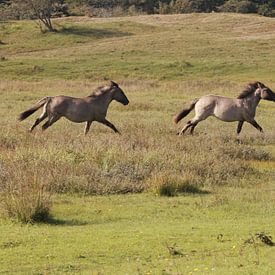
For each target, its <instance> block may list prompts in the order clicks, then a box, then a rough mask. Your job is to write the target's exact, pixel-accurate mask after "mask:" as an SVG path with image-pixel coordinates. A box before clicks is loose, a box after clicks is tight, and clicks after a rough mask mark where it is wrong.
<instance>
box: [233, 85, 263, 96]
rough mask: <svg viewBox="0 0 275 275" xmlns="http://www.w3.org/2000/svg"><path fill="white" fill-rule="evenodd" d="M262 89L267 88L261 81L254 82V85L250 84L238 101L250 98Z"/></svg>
mask: <svg viewBox="0 0 275 275" xmlns="http://www.w3.org/2000/svg"><path fill="white" fill-rule="evenodd" d="M259 86H260V87H262V88H263V87H265V85H264V84H263V83H261V82H259V81H256V82H253V83H249V84H248V85H247V86H246V87H245V89H244V90H243V91H242V92H241V93H240V94H239V95H238V97H237V98H238V99H242V98H247V97H249V96H250V95H251V94H253V93H254V92H255V91H256V90H257V89H258V88H259Z"/></svg>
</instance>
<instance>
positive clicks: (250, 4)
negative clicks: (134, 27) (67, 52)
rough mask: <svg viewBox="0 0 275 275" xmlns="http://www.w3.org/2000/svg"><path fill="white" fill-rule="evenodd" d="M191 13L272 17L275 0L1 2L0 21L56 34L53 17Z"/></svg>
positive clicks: (64, 0) (62, 0)
mask: <svg viewBox="0 0 275 275" xmlns="http://www.w3.org/2000/svg"><path fill="white" fill-rule="evenodd" d="M193 12H237V13H258V14H261V15H264V16H270V17H275V0H0V20H9V19H13V20H14V19H18V20H19V19H39V20H38V22H39V25H40V28H41V30H42V29H43V27H46V29H47V30H50V31H55V29H54V27H53V25H52V23H51V18H52V17H60V16H68V15H88V16H104V17H106V16H123V15H129V14H173V13H193Z"/></svg>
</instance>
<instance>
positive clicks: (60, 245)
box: [0, 14, 275, 274]
mask: <svg viewBox="0 0 275 275" xmlns="http://www.w3.org/2000/svg"><path fill="white" fill-rule="evenodd" d="M54 24H55V26H57V29H58V30H59V31H58V32H57V33H53V34H51V33H45V34H41V33H40V32H39V29H38V28H37V27H36V25H35V23H34V22H30V21H22V22H5V23H3V22H2V23H0V40H1V41H4V42H5V43H6V44H5V45H0V59H1V61H0V74H1V80H0V97H1V100H0V118H1V119H0V129H1V131H0V183H1V205H2V204H3V201H4V200H3V199H7V198H9V197H7V196H6V194H5V189H4V188H5V185H6V184H7V182H8V183H9V187H12V186H14V189H15V190H16V188H18V186H19V187H20V186H26V188H28V187H31V188H33V190H38V193H39V186H36V185H35V181H34V179H36V180H37V182H38V184H41V186H46V187H47V190H48V191H50V192H51V193H52V210H51V212H50V214H51V218H50V219H47V220H46V222H45V223H35V224H22V223H19V222H16V221H14V220H11V219H8V218H6V217H5V212H4V211H2V212H3V213H2V216H1V219H0V273H1V272H2V273H5V274H6V273H15V274H20V273H21V274H63V273H81V274H193V273H202V274H208V273H211V274H212V273H214V274H272V272H273V270H274V260H273V258H274V257H273V254H274V253H273V250H274V247H269V246H267V245H265V244H263V243H261V242H260V241H258V240H256V242H255V244H254V245H253V244H245V241H246V240H247V239H249V238H251V236H255V234H256V233H258V232H265V233H267V234H270V235H271V236H273V238H275V237H274V236H275V231H274V228H275V223H274V214H275V213H274V202H273V201H274V191H273V190H274V184H275V174H274V168H275V166H274V165H275V161H274V158H275V146H274V144H275V134H274V117H275V109H274V104H273V103H272V102H261V103H260V106H259V107H258V110H257V116H256V119H257V121H258V123H259V124H260V125H261V126H262V127H263V129H264V131H265V134H264V135H262V134H260V133H258V132H257V131H256V130H255V129H254V128H253V127H252V126H250V125H248V124H245V125H244V129H243V132H242V134H241V136H240V138H239V139H237V138H236V135H235V131H236V126H237V125H236V123H224V122H221V121H218V120H217V119H214V118H209V119H207V120H206V121H203V122H202V123H201V124H200V125H199V126H198V127H197V128H196V132H195V135H194V136H193V137H191V136H184V137H178V136H176V133H177V132H178V131H179V130H180V128H181V127H182V125H183V124H184V123H185V122H186V121H187V120H188V119H189V118H190V117H192V115H193V114H190V115H189V116H188V118H186V119H185V120H184V121H183V122H181V123H180V124H179V125H174V124H173V122H172V118H173V116H174V115H175V114H176V113H177V112H179V111H180V110H181V109H182V108H183V106H184V105H185V104H187V103H188V102H189V101H191V100H192V99H194V98H196V97H200V96H202V95H205V94H209V93H212V94H219V95H225V96H230V97H236V96H237V95H238V94H239V93H240V92H241V91H242V89H243V86H244V85H246V84H247V83H248V82H250V81H254V80H259V81H262V82H263V83H265V84H266V85H268V86H269V87H270V88H271V89H273V90H274V89H275V88H274V87H275V79H274V72H275V65H274V62H272V60H274V54H275V53H274V42H275V30H274V19H272V18H264V17H259V16H255V15H240V14H191V15H171V16H170V15H169V16H158V15H156V16H140V17H124V18H108V19H91V18H84V17H83V18H81V17H75V18H74V17H71V18H63V19H57V20H55V21H54ZM1 57H2V58H1ZM108 78H112V79H113V80H115V81H117V82H119V83H120V84H121V87H122V88H123V90H124V91H125V93H126V95H127V96H128V98H129V100H130V104H129V106H122V105H120V104H118V103H112V104H111V105H110V109H109V112H108V119H109V120H110V121H112V122H113V123H114V125H115V126H116V127H117V128H118V129H119V130H120V131H121V132H122V135H121V136H118V135H115V134H113V133H112V132H111V130H110V129H108V128H106V127H105V126H103V125H99V124H97V123H93V124H92V127H91V131H90V133H89V135H88V136H86V137H84V136H83V130H84V129H83V128H84V125H83V124H73V123H71V122H68V121H66V120H61V121H59V122H58V123H56V124H55V125H54V126H52V127H51V128H49V129H48V130H47V131H46V132H45V133H43V134H42V133H41V129H40V127H38V128H37V129H36V130H35V131H34V133H32V134H30V133H28V132H27V129H28V128H29V127H30V126H31V124H32V123H33V121H34V119H35V117H36V116H37V115H38V114H35V115H33V116H32V117H30V118H29V119H27V120H26V121H24V122H22V123H19V122H18V121H17V116H18V114H19V113H20V112H22V111H24V110H26V109H27V108H29V107H30V106H31V105H32V104H33V103H34V102H35V101H37V100H38V99H40V98H42V97H44V96H46V95H50V96H51V95H58V94H66V95H71V96H77V97H79V96H85V95H88V94H90V93H91V91H92V90H93V89H94V88H95V87H97V86H100V85H102V84H105V83H106V82H107V79H108ZM186 186H188V188H187V187H186ZM36 187H37V189H36ZM27 190H28V189H26V191H25V192H27ZM167 190H168V191H167ZM170 191H171V194H170V195H172V197H167V196H159V195H157V194H164V195H165V194H166V195H168V193H169V192H170ZM181 191H183V192H181ZM124 193H131V194H124ZM134 193H135V194H134ZM22 197H24V193H23V192H22ZM30 198H31V196H30ZM2 210H3V207H2ZM168 247H170V250H169V249H168ZM169 251H170V252H169ZM171 251H178V253H179V255H172V254H173V253H172V254H171Z"/></svg>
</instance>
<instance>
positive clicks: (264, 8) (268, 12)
mask: <svg viewBox="0 0 275 275" xmlns="http://www.w3.org/2000/svg"><path fill="white" fill-rule="evenodd" d="M258 14H260V15H263V16H269V17H274V16H275V10H273V9H272V7H271V6H269V5H268V4H264V5H261V6H259V8H258Z"/></svg>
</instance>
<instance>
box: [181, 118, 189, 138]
mask: <svg viewBox="0 0 275 275" xmlns="http://www.w3.org/2000/svg"><path fill="white" fill-rule="evenodd" d="M191 126H192V122H191V120H189V121H188V122H187V123H186V125H185V126H184V127H183V128H182V129H181V131H180V132H179V135H180V136H181V135H183V134H184V133H185V132H186V131H187V129H188V128H189V127H191Z"/></svg>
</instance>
